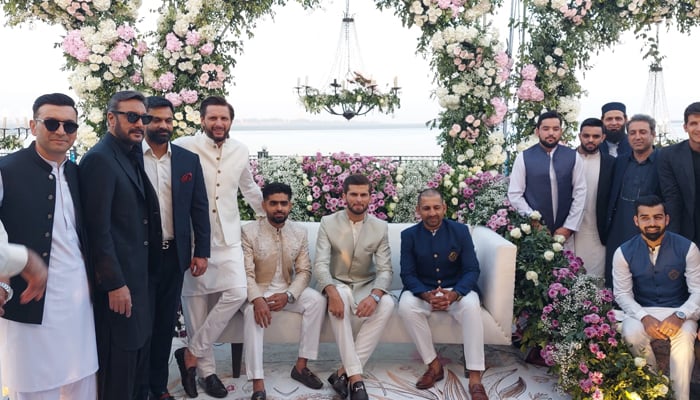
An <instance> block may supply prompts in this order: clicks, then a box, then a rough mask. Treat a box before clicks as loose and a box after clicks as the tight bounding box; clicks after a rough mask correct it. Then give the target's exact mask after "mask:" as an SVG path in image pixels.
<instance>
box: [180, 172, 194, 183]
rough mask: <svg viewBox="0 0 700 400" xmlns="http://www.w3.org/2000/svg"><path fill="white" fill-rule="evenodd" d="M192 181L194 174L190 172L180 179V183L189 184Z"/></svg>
mask: <svg viewBox="0 0 700 400" xmlns="http://www.w3.org/2000/svg"><path fill="white" fill-rule="evenodd" d="M191 180H192V173H191V172H188V173H186V174H184V175H182V176H181V177H180V182H183V183H184V182H189V181H191Z"/></svg>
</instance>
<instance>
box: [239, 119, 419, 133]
mask: <svg viewBox="0 0 700 400" xmlns="http://www.w3.org/2000/svg"><path fill="white" fill-rule="evenodd" d="M231 129H232V130H234V131H235V130H246V131H268V130H289V131H296V130H348V129H428V128H427V126H426V124H425V123H420V122H397V123H387V122H366V121H352V120H351V121H309V120H281V119H280V120H254V119H249V120H246V119H241V120H234V122H233V127H232V128H231Z"/></svg>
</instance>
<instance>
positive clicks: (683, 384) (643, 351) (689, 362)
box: [622, 307, 698, 400]
mask: <svg viewBox="0 0 700 400" xmlns="http://www.w3.org/2000/svg"><path fill="white" fill-rule="evenodd" d="M644 310H645V311H646V312H648V313H649V314H650V315H651V316H653V317H654V318H656V319H658V320H659V321H663V320H664V319H666V318H667V317H668V316H669V315H671V314H673V312H675V311H676V310H675V309H673V308H666V307H645V308H644ZM697 330H698V323H697V322H696V321H691V320H686V321H685V322H684V323H683V325H682V326H681V329H679V330H678V332H676V334H675V335H673V336H672V337H671V353H670V354H669V369H670V371H669V372H670V375H671V385H673V391H674V393H675V395H676V399H677V400H689V399H690V378H691V375H692V373H693V364H694V363H695V335H696V333H697ZM622 337H624V339H625V340H626V341H627V343H629V344H630V346H631V347H632V352H633V353H634V354H635V356H638V357H645V358H646V360H647V364H649V365H652V366H656V357H655V356H654V351H653V350H652V348H651V341H652V338H651V337H650V336H649V335H648V334H647V333H646V331H645V330H644V324H642V321H640V320H638V319H636V318H632V317H629V316H625V319H624V320H623V321H622Z"/></svg>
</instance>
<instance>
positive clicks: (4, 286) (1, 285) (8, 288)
mask: <svg viewBox="0 0 700 400" xmlns="http://www.w3.org/2000/svg"><path fill="white" fill-rule="evenodd" d="M0 288H1V289H3V290H5V292H6V293H7V299H5V303H7V302H8V301H10V299H12V295H13V294H14V293H15V292H14V291H13V290H12V287H11V286H10V285H8V284H7V283H5V282H0Z"/></svg>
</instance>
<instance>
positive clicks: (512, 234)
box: [510, 228, 523, 239]
mask: <svg viewBox="0 0 700 400" xmlns="http://www.w3.org/2000/svg"><path fill="white" fill-rule="evenodd" d="M510 237H512V238H513V239H520V238H521V237H523V233H522V232H520V228H513V229H511V230H510Z"/></svg>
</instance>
